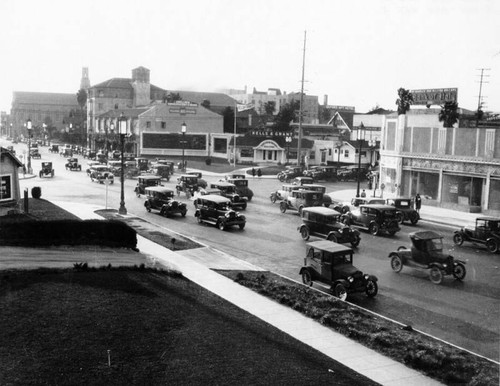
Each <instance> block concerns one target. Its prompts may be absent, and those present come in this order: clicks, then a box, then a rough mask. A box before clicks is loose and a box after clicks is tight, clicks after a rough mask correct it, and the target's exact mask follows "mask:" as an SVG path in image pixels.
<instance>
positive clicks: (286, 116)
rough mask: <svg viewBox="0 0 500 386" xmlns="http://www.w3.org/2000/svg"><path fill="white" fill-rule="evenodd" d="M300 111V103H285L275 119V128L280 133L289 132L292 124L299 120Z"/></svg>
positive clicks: (293, 101)
mask: <svg viewBox="0 0 500 386" xmlns="http://www.w3.org/2000/svg"><path fill="white" fill-rule="evenodd" d="M298 110H300V102H299V101H296V100H292V101H290V102H289V103H285V104H284V105H283V106H282V107H281V109H280V111H279V112H278V114H277V115H276V117H275V118H274V127H275V128H276V129H278V130H280V131H289V130H290V123H291V122H293V121H294V120H295V119H296V118H297V111H298Z"/></svg>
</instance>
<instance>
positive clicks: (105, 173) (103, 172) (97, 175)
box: [89, 165, 115, 184]
mask: <svg viewBox="0 0 500 386" xmlns="http://www.w3.org/2000/svg"><path fill="white" fill-rule="evenodd" d="M89 177H90V180H91V181H92V182H94V181H97V182H99V183H100V184H104V182H105V181H106V180H107V181H108V182H109V183H110V184H113V183H114V182H115V176H114V175H113V173H112V172H111V170H110V169H109V167H108V166H106V165H94V166H92V167H91V168H90V174H89Z"/></svg>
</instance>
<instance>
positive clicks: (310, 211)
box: [297, 206, 361, 247]
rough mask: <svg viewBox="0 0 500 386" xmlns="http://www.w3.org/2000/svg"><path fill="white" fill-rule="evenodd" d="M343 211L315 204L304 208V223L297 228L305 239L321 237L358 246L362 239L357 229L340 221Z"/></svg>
mask: <svg viewBox="0 0 500 386" xmlns="http://www.w3.org/2000/svg"><path fill="white" fill-rule="evenodd" d="M340 216H341V213H340V212H337V211H336V210H334V209H330V208H324V207H320V206H313V207H309V208H304V209H302V224H301V225H299V227H298V228H297V230H298V231H299V232H300V235H301V237H302V239H303V240H305V241H307V240H309V237H310V236H316V237H320V238H322V239H326V240H329V241H333V242H335V243H340V244H344V243H351V245H352V246H353V247H357V246H358V245H359V242H360V241H361V237H360V233H359V231H358V230H357V229H352V228H351V227H350V226H348V225H346V224H344V223H342V222H341V221H340Z"/></svg>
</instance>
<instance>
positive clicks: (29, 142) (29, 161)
mask: <svg viewBox="0 0 500 386" xmlns="http://www.w3.org/2000/svg"><path fill="white" fill-rule="evenodd" d="M26 129H27V130H28V173H29V174H31V173H32V172H33V170H32V169H31V129H32V125H31V119H28V120H27V121H26Z"/></svg>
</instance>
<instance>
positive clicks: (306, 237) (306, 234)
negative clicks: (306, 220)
mask: <svg viewBox="0 0 500 386" xmlns="http://www.w3.org/2000/svg"><path fill="white" fill-rule="evenodd" d="M300 236H301V237H302V240H304V241H307V240H309V237H310V235H309V229H308V228H307V227H306V226H303V227H302V228H300Z"/></svg>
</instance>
